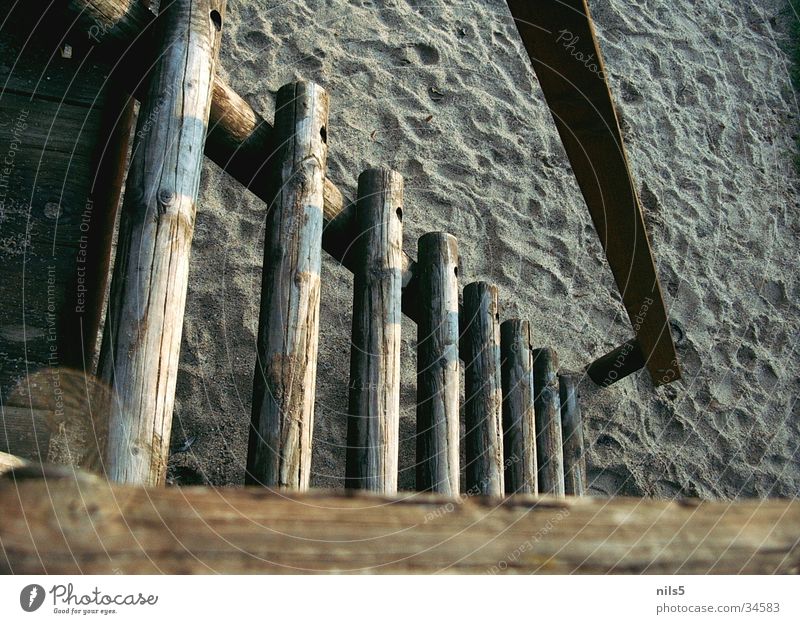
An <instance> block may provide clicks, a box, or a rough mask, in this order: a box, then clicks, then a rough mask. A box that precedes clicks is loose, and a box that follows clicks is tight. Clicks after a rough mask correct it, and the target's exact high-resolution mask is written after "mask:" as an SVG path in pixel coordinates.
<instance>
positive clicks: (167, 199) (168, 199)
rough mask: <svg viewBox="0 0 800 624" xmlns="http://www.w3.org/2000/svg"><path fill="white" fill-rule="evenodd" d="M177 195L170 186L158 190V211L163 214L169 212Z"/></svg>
mask: <svg viewBox="0 0 800 624" xmlns="http://www.w3.org/2000/svg"><path fill="white" fill-rule="evenodd" d="M176 197H177V196H176V194H175V191H173V190H171V189H168V188H162V189H160V190H159V191H158V211H159V212H160V213H162V214H163V213H165V212H167V210H169V208H171V207H172V206H173V205H174V204H175V199H176Z"/></svg>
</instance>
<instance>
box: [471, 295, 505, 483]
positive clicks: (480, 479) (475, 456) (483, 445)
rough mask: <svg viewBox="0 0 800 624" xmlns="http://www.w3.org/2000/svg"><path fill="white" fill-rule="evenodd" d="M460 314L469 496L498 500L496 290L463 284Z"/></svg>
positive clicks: (499, 444) (499, 412)
mask: <svg viewBox="0 0 800 624" xmlns="http://www.w3.org/2000/svg"><path fill="white" fill-rule="evenodd" d="M463 314H464V318H463V322H464V327H465V333H464V336H463V339H462V351H463V353H462V358H461V359H463V360H464V364H465V369H464V393H465V397H466V401H465V405H464V414H465V424H466V429H467V431H466V445H467V446H466V458H465V459H466V462H467V465H466V478H467V482H466V487H467V492H468V493H471V494H484V495H487V496H502V495H503V432H502V403H503V400H502V389H501V381H500V314H499V312H498V303H497V286H495V285H494V284H487V283H486V282H473V283H471V284H467V285H466V286H465V287H464V313H463Z"/></svg>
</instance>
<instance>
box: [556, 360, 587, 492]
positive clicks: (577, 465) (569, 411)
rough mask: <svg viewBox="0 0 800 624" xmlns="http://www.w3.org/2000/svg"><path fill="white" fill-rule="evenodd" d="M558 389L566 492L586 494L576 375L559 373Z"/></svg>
mask: <svg viewBox="0 0 800 624" xmlns="http://www.w3.org/2000/svg"><path fill="white" fill-rule="evenodd" d="M558 390H559V394H560V398H561V432H562V435H563V437H564V492H565V493H566V494H569V495H571V496H585V495H586V491H587V490H588V489H589V486H588V484H587V473H586V455H585V453H584V448H583V422H582V418H581V406H580V404H579V403H578V389H577V383H576V381H575V377H574V375H566V374H564V375H559V376H558Z"/></svg>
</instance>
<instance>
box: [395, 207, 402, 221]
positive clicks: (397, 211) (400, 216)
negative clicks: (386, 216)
mask: <svg viewBox="0 0 800 624" xmlns="http://www.w3.org/2000/svg"><path fill="white" fill-rule="evenodd" d="M395 213H396V214H397V218H398V219H400V220H401V221H402V220H403V209H402V208H398V209H397V210H395Z"/></svg>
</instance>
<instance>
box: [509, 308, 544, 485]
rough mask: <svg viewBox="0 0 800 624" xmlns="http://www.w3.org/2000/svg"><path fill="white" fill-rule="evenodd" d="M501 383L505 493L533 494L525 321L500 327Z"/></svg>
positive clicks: (533, 458) (533, 443) (530, 373)
mask: <svg viewBox="0 0 800 624" xmlns="http://www.w3.org/2000/svg"><path fill="white" fill-rule="evenodd" d="M500 361H501V367H500V377H501V379H502V383H503V458H504V464H503V465H504V466H505V490H506V494H536V492H537V485H536V480H537V478H536V477H537V475H536V422H535V418H534V410H533V398H534V396H535V392H534V385H533V356H532V354H531V328H530V324H529V323H528V321H523V320H521V319H509V320H507V321H504V322H503V323H501V324H500Z"/></svg>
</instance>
